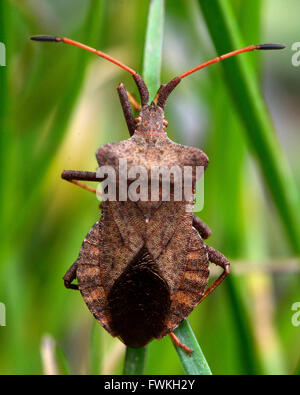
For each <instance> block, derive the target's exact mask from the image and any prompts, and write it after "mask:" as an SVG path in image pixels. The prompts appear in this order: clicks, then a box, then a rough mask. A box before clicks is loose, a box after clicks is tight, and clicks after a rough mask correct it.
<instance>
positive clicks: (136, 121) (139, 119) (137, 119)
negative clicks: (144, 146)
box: [134, 115, 142, 123]
mask: <svg viewBox="0 0 300 395" xmlns="http://www.w3.org/2000/svg"><path fill="white" fill-rule="evenodd" d="M141 120H142V117H141V116H139V115H138V116H137V117H135V118H134V122H135V123H140V122H141Z"/></svg>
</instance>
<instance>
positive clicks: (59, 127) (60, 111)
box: [13, 0, 105, 240]
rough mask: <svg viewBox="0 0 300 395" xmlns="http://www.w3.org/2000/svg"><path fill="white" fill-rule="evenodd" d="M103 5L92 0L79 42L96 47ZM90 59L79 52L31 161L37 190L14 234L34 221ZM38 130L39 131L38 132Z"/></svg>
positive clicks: (29, 193) (32, 191)
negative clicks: (35, 157) (53, 116)
mask: <svg viewBox="0 0 300 395" xmlns="http://www.w3.org/2000/svg"><path fill="white" fill-rule="evenodd" d="M104 4H105V0H101V1H100V2H98V1H96V0H92V1H91V2H90V5H89V9H88V14H87V17H86V21H85V24H84V27H83V36H82V38H80V40H81V41H83V42H88V43H90V44H91V45H93V42H94V43H96V42H97V41H98V40H97V37H98V34H99V33H98V32H99V26H101V19H102V17H103V6H104ZM95 37H96V38H95ZM91 59H92V56H90V54H86V53H82V52H81V51H78V54H77V57H76V61H75V62H74V65H73V70H74V71H73V73H72V79H73V80H72V82H71V83H70V85H69V86H68V87H67V88H66V90H65V92H64V94H63V97H61V98H60V99H59V105H58V106H57V112H56V115H55V118H54V121H53V124H52V126H51V130H50V132H49V134H48V138H47V139H46V141H45V144H44V145H43V147H42V149H41V150H40V152H39V155H38V158H37V159H36V160H34V161H32V160H31V159H30V158H28V162H29V165H30V166H31V170H30V171H27V174H30V177H31V180H30V182H29V180H28V182H27V183H26V184H27V185H32V184H34V185H35V188H34V189H32V188H29V190H28V191H27V193H26V196H27V199H26V200H25V203H24V205H23V206H22V208H21V210H20V212H19V217H18V222H17V223H16V224H15V225H14V226H15V229H14V228H13V230H16V231H17V232H18V231H19V230H20V229H22V228H23V225H24V223H26V222H27V221H28V217H29V216H30V217H31V218H32V212H34V207H35V206H36V204H37V200H38V199H40V193H41V190H40V187H41V186H42V184H43V176H44V175H45V173H46V171H47V169H48V168H49V166H50V164H51V161H52V160H53V158H54V154H55V152H56V150H57V149H58V148H59V145H60V144H61V142H62V140H63V138H64V136H65V134H66V132H67V130H68V126H69V123H70V119H71V116H72V113H73V111H74V108H75V106H76V103H77V100H78V97H79V95H80V92H81V88H82V86H83V83H84V77H85V73H86V70H87V66H88V63H89V61H90V60H91ZM42 127H43V125H40V128H41V129H42ZM38 130H40V129H39V128H38ZM37 133H38V132H37ZM35 136H36V134H35V135H33V136H32V137H31V140H33V141H34V140H35ZM33 141H31V143H30V144H33ZM30 144H29V146H28V147H27V148H26V149H25V152H28V153H30V152H31V151H32V149H30ZM25 176H26V175H24V177H25ZM24 240H25V239H24Z"/></svg>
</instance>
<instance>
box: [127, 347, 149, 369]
mask: <svg viewBox="0 0 300 395" xmlns="http://www.w3.org/2000/svg"><path fill="white" fill-rule="evenodd" d="M146 352H147V348H146V347H141V348H130V347H127V348H126V355H125V363H124V371H123V373H124V374H144V369H145V361H146Z"/></svg>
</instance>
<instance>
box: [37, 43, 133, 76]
mask: <svg viewBox="0 0 300 395" xmlns="http://www.w3.org/2000/svg"><path fill="white" fill-rule="evenodd" d="M30 38H31V40H34V41H50V42H57V43H60V42H62V43H65V44H71V45H75V47H79V48H82V49H85V50H86V51H89V52H92V53H94V54H96V55H98V56H100V57H101V58H104V59H106V60H109V61H110V62H112V63H114V64H116V65H117V66H119V67H121V68H122V69H124V70H126V71H128V73H130V74H133V75H136V74H137V73H136V72H135V71H134V70H133V69H131V68H130V67H128V66H126V65H125V64H123V63H121V62H119V61H118V60H116V59H114V58H112V57H111V56H109V55H107V54H106V53H104V52H101V51H99V50H97V49H95V48H92V47H89V46H88V45H85V44H82V43H80V42H78V41H74V40H71V39H70V38H65V37H63V38H62V37H55V36H33V37H30Z"/></svg>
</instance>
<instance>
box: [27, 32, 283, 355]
mask: <svg viewBox="0 0 300 395" xmlns="http://www.w3.org/2000/svg"><path fill="white" fill-rule="evenodd" d="M32 39H33V40H37V41H53V42H63V43H67V44H72V45H75V46H78V47H80V48H83V49H86V50H88V51H91V52H93V53H95V54H97V55H99V56H101V57H103V58H105V59H107V60H109V61H111V62H113V63H115V64H117V65H118V66H120V67H122V68H123V69H125V70H127V71H128V72H129V73H131V74H132V75H133V78H134V81H135V83H136V85H137V88H138V90H139V94H140V98H141V106H139V105H138V104H137V102H136V101H135V100H134V99H133V98H132V96H131V95H129V94H128V93H127V91H126V89H125V87H124V85H123V84H120V85H119V86H118V93H119V97H120V101H121V105H122V108H123V112H124V116H125V120H126V123H127V126H128V130H129V133H130V136H131V137H130V138H129V139H128V140H125V141H121V142H119V143H111V144H106V145H104V146H102V147H101V148H99V150H98V151H97V153H96V157H97V161H98V164H99V167H100V169H101V167H103V166H111V167H112V168H113V169H115V170H116V172H117V174H118V178H117V182H116V187H117V188H118V186H119V183H120V178H119V177H120V174H119V173H118V171H119V170H118V168H119V159H120V158H123V159H126V160H127V166H128V171H129V170H130V168H132V167H133V166H143V167H144V168H146V170H147V172H148V173H150V170H151V168H153V166H161V165H164V166H167V167H172V166H175V165H177V166H179V167H180V168H182V169H183V168H184V167H185V166H189V167H191V168H192V169H193V170H195V169H196V167H197V166H203V168H204V169H205V168H206V166H207V164H208V157H207V156H206V154H205V153H204V152H203V151H201V150H200V149H198V148H194V147H188V146H183V145H180V144H176V143H174V142H173V141H171V140H170V139H169V138H168V137H167V134H166V132H165V129H166V127H167V125H168V122H167V120H166V119H165V118H164V108H165V104H166V100H167V98H168V96H169V95H170V93H171V92H172V91H173V89H174V88H175V87H176V86H177V85H178V84H179V82H180V81H181V80H182V78H184V77H186V76H188V75H189V74H191V73H193V72H195V71H197V70H199V69H202V68H204V67H206V66H208V65H210V64H213V63H216V62H218V61H220V60H222V59H225V58H228V57H230V56H233V55H236V54H239V53H242V52H248V51H252V50H255V49H281V48H284V47H283V46H281V45H277V44H264V45H257V46H255V45H251V46H249V47H246V48H243V49H240V50H237V51H234V52H230V53H228V54H226V55H223V56H221V57H218V58H215V59H213V60H211V61H209V62H206V63H204V64H202V65H200V66H197V67H195V68H194V69H191V70H189V71H187V72H186V73H184V74H181V75H180V76H178V77H176V78H174V79H173V80H171V81H170V82H169V83H168V84H166V85H162V86H161V87H160V89H159V91H158V92H157V95H156V98H155V100H154V102H152V103H151V104H150V105H148V101H149V94H148V90H147V87H146V85H145V82H144V81H143V79H142V78H141V76H140V75H138V74H137V73H136V72H135V71H134V70H132V69H130V68H129V67H127V66H125V65H123V64H122V63H120V62H119V61H117V60H115V59H113V58H111V57H110V56H108V55H106V54H104V53H103V52H100V51H97V50H95V49H93V48H90V47H87V46H86V45H84V44H81V43H78V42H76V41H73V40H70V39H67V38H59V37H52V36H36V37H32ZM130 102H131V104H132V105H133V107H134V108H135V109H136V110H138V111H139V112H140V113H139V116H138V117H136V118H135V119H134V117H133V113H132V109H131V106H130ZM62 178H64V179H65V180H68V181H70V182H72V183H74V184H76V185H79V186H80V187H82V188H84V189H88V190H90V191H92V192H94V193H96V190H95V189H93V188H91V187H89V186H87V185H85V184H82V183H81V182H80V180H85V181H98V182H99V181H103V180H104V178H102V177H99V176H98V175H97V173H94V172H82V171H73V170H65V171H64V172H63V174H62ZM192 181H193V185H194V184H195V182H196V178H195V176H194V173H193V180H192ZM129 184H130V181H129ZM170 197H171V198H170V201H163V199H161V196H160V199H159V200H158V201H151V200H150V201H142V200H138V201H132V200H130V199H128V200H126V201H122V199H117V200H116V201H110V200H106V201H103V202H102V204H101V209H102V215H101V219H100V221H99V222H96V224H95V225H94V226H93V227H92V229H91V230H90V231H89V233H88V234H87V236H86V238H85V240H84V241H83V244H82V246H81V250H80V253H79V257H78V259H77V260H76V262H75V263H74V264H73V265H72V266H71V267H70V269H69V270H68V271H67V273H66V274H65V276H64V283H65V286H66V287H67V288H71V289H79V290H80V292H81V294H82V296H83V298H84V300H85V302H86V304H87V306H88V308H89V310H90V311H91V312H92V314H93V315H94V316H95V318H96V319H97V320H98V321H99V323H100V324H101V325H102V326H103V327H104V328H105V329H106V330H107V331H108V332H109V333H110V334H111V335H112V336H118V337H119V338H120V339H121V340H122V341H123V342H124V343H125V344H126V345H127V346H129V347H142V346H144V345H146V344H147V343H148V342H149V341H150V340H152V339H153V338H156V339H160V338H162V337H163V336H165V335H167V334H170V335H171V337H172V340H173V341H174V343H175V344H176V345H177V346H181V347H183V348H184V349H185V350H186V351H187V352H191V350H190V349H189V348H188V347H187V346H185V345H183V344H181V343H180V342H179V340H178V338H177V337H176V336H175V335H174V333H172V331H173V330H174V329H175V328H176V327H177V326H178V325H179V324H180V323H181V321H182V320H183V319H184V318H186V317H187V316H188V315H189V314H190V313H191V312H192V310H193V309H194V308H195V306H196V305H197V304H198V303H200V302H201V301H202V300H203V299H204V298H205V297H206V296H207V295H209V294H210V293H211V292H212V291H213V290H214V289H215V288H216V287H217V286H218V285H219V284H220V283H221V282H222V281H223V280H224V279H225V277H226V276H227V275H228V274H229V261H228V260H227V258H225V257H224V256H223V255H222V254H221V253H220V252H218V251H216V250H215V249H214V248H212V247H210V246H208V245H207V244H206V243H204V241H203V239H206V238H208V237H209V235H210V234H211V231H210V229H209V228H208V227H207V225H206V224H205V223H203V222H202V221H201V220H200V219H199V218H198V217H196V216H194V215H193V213H192V212H191V210H188V206H190V204H191V197H192V195H189V196H188V198H187V199H185V200H183V201H176V199H175V198H174V190H172V191H171V192H170ZM209 262H213V263H215V264H216V265H218V266H220V267H221V268H223V269H224V270H223V273H222V274H221V275H220V277H219V278H218V279H217V280H216V281H215V282H214V283H213V284H212V285H211V286H210V287H209V288H208V289H207V290H206V291H205V288H206V286H207V283H208V277H209ZM76 278H77V280H78V285H76V284H73V283H72V282H73V280H75V279H76Z"/></svg>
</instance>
